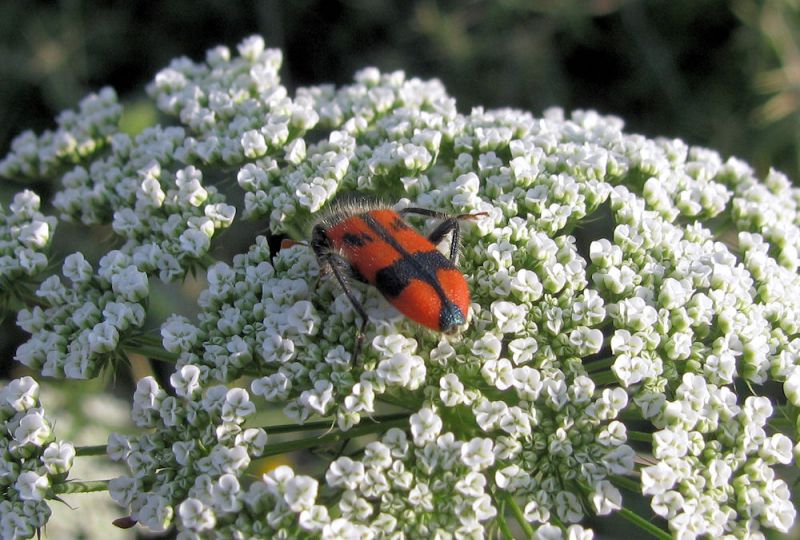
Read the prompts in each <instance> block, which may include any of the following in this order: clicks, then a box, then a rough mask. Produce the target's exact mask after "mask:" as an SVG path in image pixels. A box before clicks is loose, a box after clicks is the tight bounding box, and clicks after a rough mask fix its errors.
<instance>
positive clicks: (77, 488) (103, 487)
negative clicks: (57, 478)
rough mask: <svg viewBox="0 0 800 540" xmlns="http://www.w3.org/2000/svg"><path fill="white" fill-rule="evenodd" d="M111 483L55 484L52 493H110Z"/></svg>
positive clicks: (72, 482)
mask: <svg viewBox="0 0 800 540" xmlns="http://www.w3.org/2000/svg"><path fill="white" fill-rule="evenodd" d="M109 482H110V480H89V481H85V482H79V481H70V482H64V483H61V484H55V485H54V486H53V488H52V492H53V493H54V494H56V495H64V494H68V493H93V492H95V491H108V483H109Z"/></svg>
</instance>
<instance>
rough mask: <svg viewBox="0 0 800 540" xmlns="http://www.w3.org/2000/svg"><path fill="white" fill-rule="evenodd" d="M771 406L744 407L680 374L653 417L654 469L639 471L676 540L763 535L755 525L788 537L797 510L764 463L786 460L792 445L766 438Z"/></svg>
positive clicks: (752, 402) (750, 403)
mask: <svg viewBox="0 0 800 540" xmlns="http://www.w3.org/2000/svg"><path fill="white" fill-rule="evenodd" d="M772 413H773V407H772V403H771V402H770V400H769V399H767V398H766V397H755V396H750V397H748V398H746V399H745V400H744V404H743V405H740V404H739V403H737V398H736V395H735V394H734V393H733V392H732V391H731V390H730V389H729V388H728V387H726V386H722V387H718V386H715V385H713V384H709V383H708V382H707V381H706V380H705V379H704V378H703V377H702V376H700V375H695V374H692V373H686V374H685V375H684V376H683V378H682V382H681V384H680V386H678V388H677V389H676V391H675V400H673V401H668V402H667V403H666V404H665V406H664V408H663V409H662V411H661V412H660V413H659V415H658V416H657V418H656V419H655V424H656V425H657V426H659V427H662V429H660V430H659V431H657V432H655V433H654V434H653V457H655V458H656V460H657V461H656V464H655V465H651V466H648V467H645V468H643V469H642V492H643V493H644V494H646V495H652V496H653V499H652V501H651V505H652V507H653V510H654V511H655V512H656V513H657V514H658V515H660V516H662V517H664V518H666V519H667V520H668V521H669V526H670V529H671V530H672V532H673V534H675V536H677V537H681V538H689V537H697V536H708V537H712V538H720V537H722V536H723V535H725V534H732V535H735V536H744V537H748V538H756V537H760V538H763V537H764V535H763V533H762V532H761V531H760V529H761V527H762V526H763V527H769V528H771V529H777V530H779V531H782V532H787V531H788V530H789V528H790V527H791V526H792V523H793V522H794V519H795V515H796V513H797V512H796V510H795V508H794V505H793V504H792V501H791V499H790V497H791V493H790V492H789V486H788V485H787V484H786V482H784V481H783V480H781V479H780V478H777V477H776V475H775V471H774V470H773V469H772V468H771V466H773V465H776V464H783V465H786V464H788V463H790V462H791V461H792V446H793V443H792V441H791V439H789V437H787V436H786V435H783V434H782V433H774V434H772V435H768V434H767V430H766V424H767V420H768V419H769V418H770V417H771V416H772Z"/></svg>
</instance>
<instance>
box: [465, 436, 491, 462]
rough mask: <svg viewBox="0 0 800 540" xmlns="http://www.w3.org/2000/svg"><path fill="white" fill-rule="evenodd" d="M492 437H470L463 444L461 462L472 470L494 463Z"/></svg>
mask: <svg viewBox="0 0 800 540" xmlns="http://www.w3.org/2000/svg"><path fill="white" fill-rule="evenodd" d="M493 446H494V443H493V441H492V439H482V438H479V437H476V438H473V439H470V441H469V442H467V443H465V444H464V445H462V446H461V462H462V463H463V464H464V465H466V466H467V467H469V468H470V469H472V470H481V469H485V468H487V467H491V466H492V465H493V464H494V452H493Z"/></svg>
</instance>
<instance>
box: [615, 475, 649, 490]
mask: <svg viewBox="0 0 800 540" xmlns="http://www.w3.org/2000/svg"><path fill="white" fill-rule="evenodd" d="M610 480H611V483H612V484H614V485H615V486H617V487H621V488H622V489H626V490H628V491H630V492H631V493H636V494H637V495H641V494H642V487H641V485H639V482H637V481H636V480H634V479H633V478H629V477H627V476H620V475H613V476H611V477H610Z"/></svg>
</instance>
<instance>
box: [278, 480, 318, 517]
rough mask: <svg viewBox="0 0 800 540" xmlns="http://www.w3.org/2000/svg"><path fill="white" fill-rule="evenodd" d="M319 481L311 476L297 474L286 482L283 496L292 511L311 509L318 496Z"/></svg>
mask: <svg viewBox="0 0 800 540" xmlns="http://www.w3.org/2000/svg"><path fill="white" fill-rule="evenodd" d="M317 488H318V483H317V481H316V480H314V479H313V478H311V477H309V476H295V477H294V478H291V479H289V480H288V481H287V482H286V484H285V491H284V494H283V498H284V500H285V501H286V504H287V505H288V506H289V508H290V509H291V510H292V512H302V511H304V510H310V509H311V508H312V507H313V506H314V503H315V501H316V498H317Z"/></svg>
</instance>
